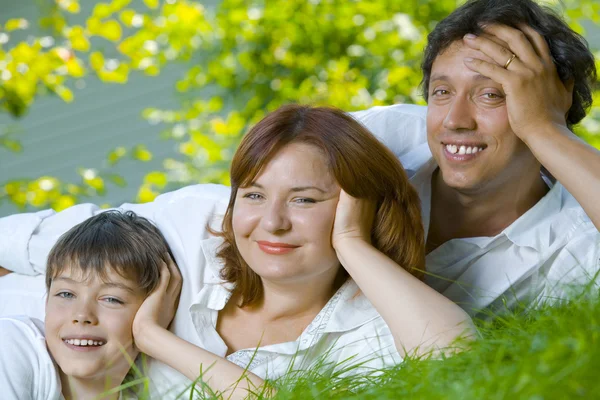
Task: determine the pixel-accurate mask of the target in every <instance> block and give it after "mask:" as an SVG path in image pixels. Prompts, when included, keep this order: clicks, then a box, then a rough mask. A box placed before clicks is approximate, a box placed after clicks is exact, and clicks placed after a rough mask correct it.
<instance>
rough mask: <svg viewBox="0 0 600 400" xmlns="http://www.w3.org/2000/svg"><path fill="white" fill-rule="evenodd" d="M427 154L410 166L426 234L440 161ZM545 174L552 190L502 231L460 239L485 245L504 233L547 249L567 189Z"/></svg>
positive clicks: (527, 244)
mask: <svg viewBox="0 0 600 400" xmlns="http://www.w3.org/2000/svg"><path fill="white" fill-rule="evenodd" d="M426 155H427V152H426V151H425V150H424V149H419V151H418V154H417V156H416V157H415V158H414V159H409V162H410V163H411V167H412V168H413V169H414V173H413V174H412V177H411V178H410V180H411V183H412V184H413V186H414V187H415V189H416V190H417V192H418V193H419V198H420V199H421V211H422V217H423V225H424V228H425V237H427V231H428V229H429V218H430V213H431V178H432V176H433V173H434V172H435V170H436V169H437V163H436V162H435V160H434V159H433V157H432V156H431V153H429V159H425V156H426ZM418 163H420V164H421V165H420V167H418V168H416V164H418ZM542 177H543V178H544V181H545V182H546V184H547V185H548V186H550V191H548V193H546V195H545V196H544V197H542V198H541V199H540V200H539V201H538V202H537V203H536V204H535V205H534V206H533V207H531V208H530V209H529V210H528V211H527V212H525V214H523V215H521V216H520V217H519V218H518V219H517V220H516V221H514V222H513V223H512V224H510V225H509V226H508V227H507V228H506V229H504V230H503V231H502V232H501V233H499V234H498V235H496V236H494V237H489V238H488V237H485V238H483V237H481V238H464V239H461V240H463V241H466V242H469V243H473V244H475V245H477V246H479V247H481V248H483V247H486V246H487V245H489V244H490V243H492V242H494V241H495V240H496V239H498V238H499V237H501V236H504V237H506V238H508V240H510V241H511V242H513V243H514V244H515V245H517V246H523V247H531V248H533V249H535V250H537V251H542V249H544V248H547V246H548V244H549V242H550V229H549V227H550V225H551V224H552V222H553V217H554V216H555V215H556V214H557V213H558V212H559V211H560V209H561V207H562V193H563V190H564V188H563V186H562V185H561V184H560V183H559V182H556V183H554V184H553V185H552V182H551V181H550V180H549V179H547V178H546V177H545V176H542Z"/></svg>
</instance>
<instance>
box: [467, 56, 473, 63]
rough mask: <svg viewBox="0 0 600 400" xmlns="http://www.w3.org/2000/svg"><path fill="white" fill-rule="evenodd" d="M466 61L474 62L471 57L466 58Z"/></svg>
mask: <svg viewBox="0 0 600 400" xmlns="http://www.w3.org/2000/svg"><path fill="white" fill-rule="evenodd" d="M465 61H466V62H472V61H473V59H472V58H471V57H466V58H465Z"/></svg>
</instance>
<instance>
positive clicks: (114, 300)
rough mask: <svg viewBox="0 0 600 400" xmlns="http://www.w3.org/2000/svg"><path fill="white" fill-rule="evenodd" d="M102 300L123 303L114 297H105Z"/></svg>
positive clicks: (110, 302)
mask: <svg viewBox="0 0 600 400" xmlns="http://www.w3.org/2000/svg"><path fill="white" fill-rule="evenodd" d="M104 301H106V302H107V303H109V304H125V303H123V302H122V301H121V300H119V299H117V298H116V297H105V298H104Z"/></svg>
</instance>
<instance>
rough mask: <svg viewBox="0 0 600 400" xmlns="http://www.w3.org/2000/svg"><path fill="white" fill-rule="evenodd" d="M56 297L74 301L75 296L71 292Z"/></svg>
mask: <svg viewBox="0 0 600 400" xmlns="http://www.w3.org/2000/svg"><path fill="white" fill-rule="evenodd" d="M56 297H62V298H63V299H72V298H73V297H75V295H74V294H73V293H71V292H58V293H56Z"/></svg>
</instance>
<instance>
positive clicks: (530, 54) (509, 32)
mask: <svg viewBox="0 0 600 400" xmlns="http://www.w3.org/2000/svg"><path fill="white" fill-rule="evenodd" d="M483 30H484V32H486V33H489V34H492V35H494V36H497V37H498V38H500V39H501V40H503V41H504V42H506V43H508V45H509V49H510V51H512V52H513V53H515V54H516V55H517V57H519V58H520V59H521V61H523V62H524V63H525V64H526V65H535V63H541V61H540V57H538V55H537V53H536V52H535V49H534V48H533V45H532V44H531V42H529V39H528V38H527V36H526V35H525V33H523V32H522V31H520V30H518V29H515V28H511V27H508V26H506V25H497V24H491V25H486V26H485V27H484V28H483Z"/></svg>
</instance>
